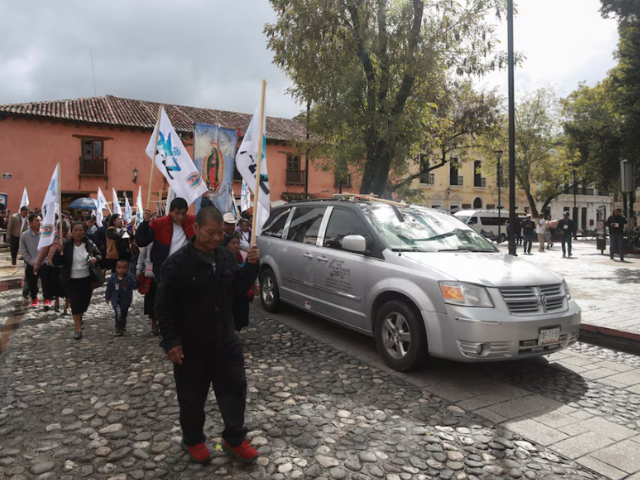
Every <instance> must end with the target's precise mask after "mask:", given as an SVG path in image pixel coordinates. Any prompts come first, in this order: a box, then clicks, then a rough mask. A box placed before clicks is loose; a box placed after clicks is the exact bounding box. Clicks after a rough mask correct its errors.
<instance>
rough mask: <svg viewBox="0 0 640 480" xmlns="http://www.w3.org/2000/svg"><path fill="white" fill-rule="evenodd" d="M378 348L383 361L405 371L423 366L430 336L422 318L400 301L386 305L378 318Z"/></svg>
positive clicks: (392, 301) (376, 330) (393, 301)
mask: <svg viewBox="0 0 640 480" xmlns="http://www.w3.org/2000/svg"><path fill="white" fill-rule="evenodd" d="M375 339H376V345H377V346H378V351H379V352H380V354H381V355H382V358H383V360H384V362H385V363H386V364H387V365H389V366H390V367H391V368H393V369H394V370H397V371H399V372H406V371H408V370H411V369H412V368H414V367H417V366H419V365H421V364H423V363H424V361H425V359H426V357H427V335H426V333H425V329H424V324H423V323H422V319H421V318H420V316H419V315H418V314H417V313H416V312H415V311H414V309H413V308H411V307H410V306H409V305H407V304H406V303H405V302H403V301H400V300H391V301H389V302H387V303H385V304H384V305H383V306H382V308H381V309H380V311H379V312H378V315H377V317H376V329H375Z"/></svg>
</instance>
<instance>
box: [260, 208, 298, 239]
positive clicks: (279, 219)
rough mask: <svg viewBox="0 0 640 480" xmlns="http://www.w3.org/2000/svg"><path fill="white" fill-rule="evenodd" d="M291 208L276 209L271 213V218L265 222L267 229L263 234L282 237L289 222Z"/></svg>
mask: <svg viewBox="0 0 640 480" xmlns="http://www.w3.org/2000/svg"><path fill="white" fill-rule="evenodd" d="M290 211H291V209H290V208H285V209H282V208H281V209H279V210H274V211H273V212H271V215H269V219H268V220H267V222H266V223H265V229H264V230H263V231H262V235H266V236H267V237H275V238H282V232H283V231H284V226H285V224H286V223H287V218H288V217H289V212H290Z"/></svg>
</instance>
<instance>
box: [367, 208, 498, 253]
mask: <svg viewBox="0 0 640 480" xmlns="http://www.w3.org/2000/svg"><path fill="white" fill-rule="evenodd" d="M360 208H362V211H363V212H364V214H365V215H366V216H367V218H368V219H369V221H370V222H371V224H372V225H373V226H374V228H375V229H376V230H377V231H378V233H379V234H380V236H381V237H382V238H383V239H384V241H385V242H386V243H387V245H388V246H389V248H391V249H392V250H394V251H409V252H443V251H445V252H448V251H470V252H496V251H497V250H496V248H495V247H494V246H493V244H491V242H489V241H488V240H487V239H485V238H484V237H483V236H482V235H480V234H478V233H476V232H475V231H474V230H472V229H471V228H469V227H468V226H467V225H465V224H464V223H463V222H461V221H460V220H459V219H457V218H456V217H454V216H452V215H447V214H444V213H440V212H437V211H436V210H431V209H426V208H424V209H423V208H416V207H410V208H409V207H400V208H398V207H395V206H392V205H387V204H383V203H375V204H360Z"/></svg>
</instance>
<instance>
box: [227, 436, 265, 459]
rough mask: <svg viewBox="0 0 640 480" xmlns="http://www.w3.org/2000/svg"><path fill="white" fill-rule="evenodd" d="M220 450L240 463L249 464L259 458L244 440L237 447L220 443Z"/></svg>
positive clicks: (255, 451)
mask: <svg viewBox="0 0 640 480" xmlns="http://www.w3.org/2000/svg"><path fill="white" fill-rule="evenodd" d="M222 449H223V450H224V451H225V452H227V453H228V454H229V455H231V456H232V457H235V458H237V459H238V460H240V461H241V462H242V463H251V462H253V461H254V460H255V459H256V458H258V457H259V456H260V454H259V453H258V451H257V450H256V449H255V448H253V447H252V446H251V445H250V444H249V442H247V440H246V439H244V440H243V441H242V443H241V444H240V446H239V447H232V446H231V445H229V444H228V443H227V442H224V441H223V442H222Z"/></svg>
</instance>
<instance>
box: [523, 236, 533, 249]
mask: <svg viewBox="0 0 640 480" xmlns="http://www.w3.org/2000/svg"><path fill="white" fill-rule="evenodd" d="M532 245H533V233H525V234H524V244H523V248H524V251H525V252H526V253H531V246H532Z"/></svg>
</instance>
